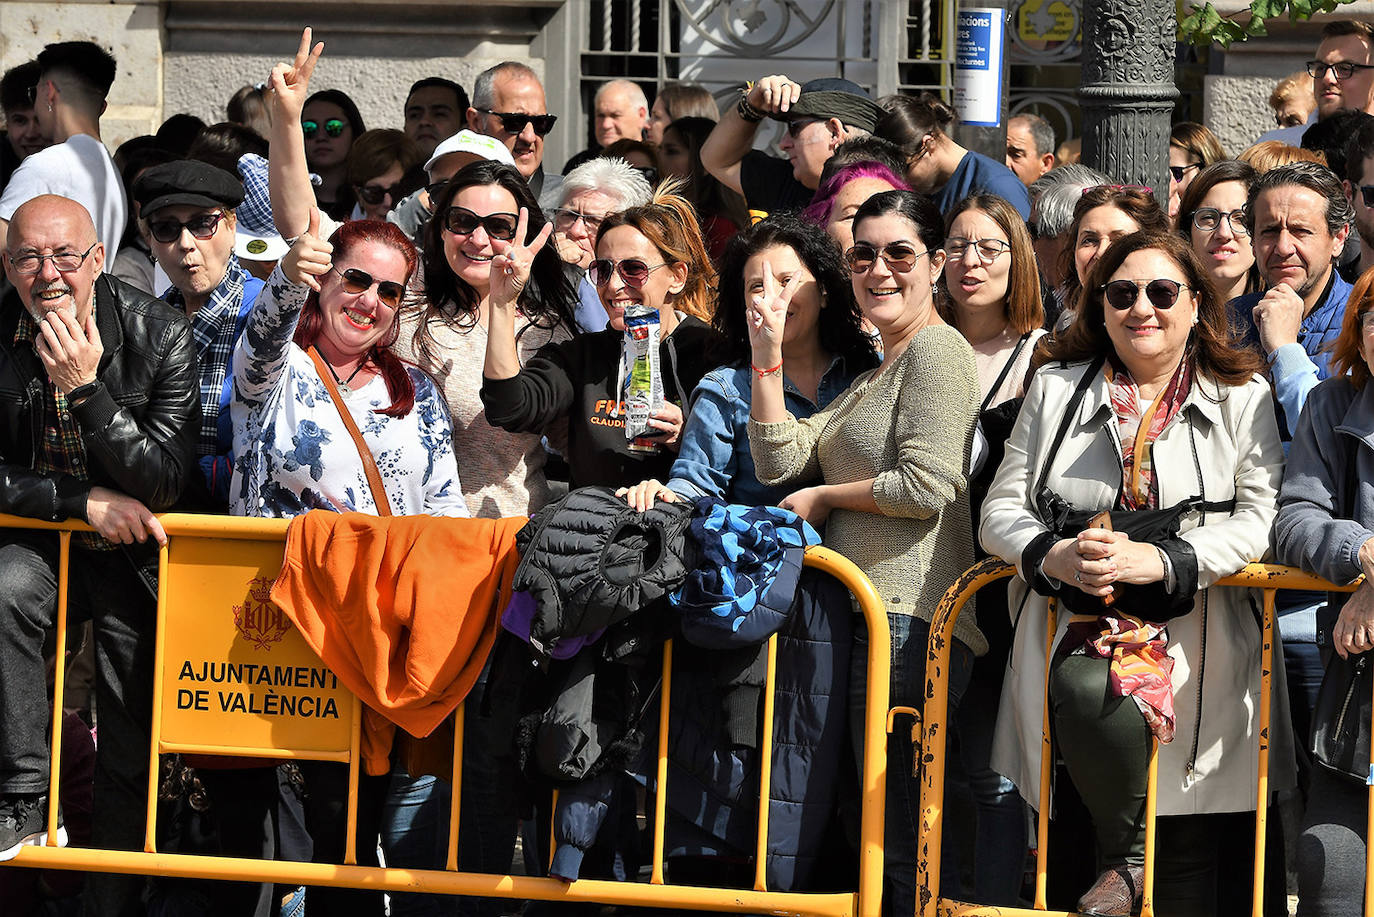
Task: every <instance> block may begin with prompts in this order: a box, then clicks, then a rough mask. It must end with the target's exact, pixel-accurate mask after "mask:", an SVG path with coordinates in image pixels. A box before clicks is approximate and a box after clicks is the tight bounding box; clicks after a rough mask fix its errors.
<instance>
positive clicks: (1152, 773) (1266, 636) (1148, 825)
mask: <svg viewBox="0 0 1374 917" xmlns="http://www.w3.org/2000/svg"><path fill="white" fill-rule="evenodd" d="M1015 574H1016V569H1015V568H1014V567H1011V566H1009V565H1007V564H1005V563H1003V562H1002V561H1000V560H997V559H991V558H990V559H988V560H983V561H980V562H979V563H977V564H974V565H973V566H972V567H970V568H969V569H968V570H967V571H966V572H965V573H964V575H963V576H961V577H960V578H959V579H958V580H957V581H956V582H955V583H954V585H952V586H950V588H949V590H948V591H947V592H946V593H945V595H944V597H943V598H942V599H941V600H940V604H939V606H938V608H937V609H936V612H935V618H934V620H933V621H932V623H931V627H930V647H929V652H928V655H927V661H926V671H927V672H929V673H931V674H930V675H929V677H928V678H927V683H926V703H925V711H924V716H923V728H922V736H923V738H924V739H926V740H927V741H925V742H924V743H923V745H922V749H923V760H924V761H925V764H926V766H925V767H924V768H922V775H921V779H922V786H921V820H920V824H919V827H918V831H919V836H918V839H917V848H916V884H917V888H918V889H920V890H921V897H920V900H919V902H918V905H917V909H918V914H919V917H937V915H939V917H994V915H997V917H1031V915H1037V917H1040V915H1045V914H1047V913H1049V914H1052V915H1054V917H1072V915H1073V913H1074V912H1072V911H1048V910H1047V908H1048V905H1047V903H1046V888H1047V882H1046V875H1047V870H1046V865H1045V864H1046V860H1047V855H1048V847H1049V809H1050V806H1049V799H1050V775H1051V772H1052V770H1053V767H1054V755H1053V744H1052V741H1051V736H1050V714H1049V704H1048V702H1046V703H1045V705H1044V713H1043V716H1042V721H1041V754H1040V810H1039V812H1038V813H1037V822H1036V838H1037V843H1036V865H1035V897H1034V901H1033V903H1032V906H1031V907H1030V908H1016V907H1005V906H993V905H979V904H974V903H970V902H964V901H958V900H955V899H951V898H943V897H941V895H940V853H941V850H940V845H941V841H942V836H943V830H944V792H945V786H944V785H945V749H946V745H945V743H944V742H943V741H938V740H937V741H929V739H930V737H932V736H935V737H939V736H943V735H944V734H945V732H946V727H947V725H948V712H949V683H948V678H947V675H946V674H945V673H947V672H948V671H949V666H948V663H949V652H950V643H951V640H952V637H953V634H954V623H955V620H956V619H957V618H958V616H959V612H960V611H961V610H962V609H963V607H964V604H965V603H966V602H967V601H968V600H969V598H971V597H972V596H973V594H974V593H975V592H977V591H978V590H979V589H981V588H982V587H984V586H986V585H988V584H989V583H992V582H995V581H996V580H999V579H1005V578H1007V577H1011V576H1014V575H1015ZM1358 585H1359V581H1356V582H1354V583H1348V584H1345V585H1336V584H1334V583H1329V582H1327V581H1326V580H1324V579H1321V578H1320V577H1316V576H1312V575H1310V574H1307V573H1304V572H1302V571H1301V570H1298V569H1297V568H1295V567H1284V566H1278V565H1273V564H1256V563H1252V564H1249V565H1247V566H1246V567H1244V568H1243V569H1242V570H1241V571H1240V572H1238V573H1236V574H1235V575H1233V576H1228V577H1225V578H1223V579H1221V580H1220V581H1218V582H1217V583H1216V586H1225V587H1242V588H1247V587H1248V588H1253V589H1260V590H1262V592H1263V596H1264V602H1263V612H1262V616H1261V628H1262V640H1261V644H1260V667H1261V668H1260V710H1259V731H1258V732H1259V735H1258V741H1259V763H1258V784H1257V787H1256V793H1255V838H1254V844H1255V860H1254V873H1253V877H1254V881H1253V890H1252V905H1251V913H1252V914H1253V915H1254V917H1260V915H1261V914H1263V906H1264V895H1263V888H1264V853H1265V850H1264V848H1265V838H1266V835H1265V831H1266V827H1267V818H1268V809H1269V743H1270V737H1269V716H1270V703H1271V677H1272V676H1271V673H1272V671H1273V663H1274V592H1275V591H1276V590H1278V589H1308V590H1321V591H1328V592H1350V591H1352V590H1354V589H1355V588H1356V586H1358ZM1057 605H1058V603H1057V601H1055V600H1054V599H1051V600H1050V602H1049V621H1048V622H1047V624H1046V634H1047V637H1046V642H1045V658H1046V660H1047V663H1048V660H1049V658H1050V654H1051V652H1052V651H1053V647H1054V639H1055V635H1056V630H1057V628H1056V624H1055V619H1056V615H1057ZM1049 672H1050V666H1049V665H1048V664H1047V665H1046V666H1045V684H1044V691H1043V694H1042V697H1043V698H1044V699H1045V700H1046V701H1047V700H1048V697H1049ZM1158 753H1159V741H1158V739H1155V740H1153V745H1152V747H1151V752H1150V762H1149V771H1148V776H1147V784H1146V797H1145V878H1144V894H1143V896H1142V901H1141V906H1140V912H1139V913H1140V917H1154V914H1155V907H1154V878H1155V815H1156V812H1155V809H1156V781H1157V776H1158V757H1159V755H1158ZM1369 799H1370V801H1369V836H1371V837H1374V786H1371V789H1370V797H1369ZM1365 874H1366V877H1367V878H1366V884H1365V907H1364V913H1365V914H1367V915H1374V883H1370V882H1369V881H1368V876H1370V875H1374V845H1371V846H1369V848H1368V850H1367V853H1366V873H1365ZM1165 917H1167V915H1165Z"/></svg>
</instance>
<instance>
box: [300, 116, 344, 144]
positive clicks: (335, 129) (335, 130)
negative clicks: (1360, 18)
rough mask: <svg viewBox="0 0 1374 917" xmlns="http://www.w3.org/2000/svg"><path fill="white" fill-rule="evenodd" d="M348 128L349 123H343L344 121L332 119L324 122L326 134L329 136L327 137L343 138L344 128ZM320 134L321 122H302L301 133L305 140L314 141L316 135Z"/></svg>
mask: <svg viewBox="0 0 1374 917" xmlns="http://www.w3.org/2000/svg"><path fill="white" fill-rule="evenodd" d="M347 126H348V122H346V121H343V120H342V119H339V118H330V119H329V120H328V121H326V122H324V132H325V134H327V135H328V136H330V137H342V136H343V132H344V128H345V127H347ZM319 132H320V122H318V121H302V122H301V133H303V134H305V139H306V140H313V139H314V137H315V135H316V134H318V133H319Z"/></svg>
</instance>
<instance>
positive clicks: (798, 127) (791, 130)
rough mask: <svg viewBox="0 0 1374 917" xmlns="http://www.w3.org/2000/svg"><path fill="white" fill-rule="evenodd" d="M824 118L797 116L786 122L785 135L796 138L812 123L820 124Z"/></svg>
mask: <svg viewBox="0 0 1374 917" xmlns="http://www.w3.org/2000/svg"><path fill="white" fill-rule="evenodd" d="M824 120H825V119H824V118H797V119H796V120H795V121H788V122H787V136H789V137H791V138H792V139H793V140H796V139H797V138H798V137H800V136H801V132H802V131H804V130H806V129H807V128H808V127H810V126H811V125H813V124H820V123H821V122H823V121H824Z"/></svg>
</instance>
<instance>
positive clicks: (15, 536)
mask: <svg viewBox="0 0 1374 917" xmlns="http://www.w3.org/2000/svg"><path fill="white" fill-rule="evenodd" d="M7 244H8V247H7V252H6V255H5V257H4V268H5V272H6V274H7V275H8V276H9V279H10V282H11V283H12V284H13V285H14V289H13V291H12V292H11V293H10V294H9V296H8V298H7V299H6V301H5V303H4V304H3V307H0V513H9V514H14V515H19V516H27V517H30V518H33V519H41V520H45V521H60V520H63V519H78V520H82V521H85V522H88V523H89V524H90V525H91V526H92V527H93V528H94V529H95V533H94V534H78V535H76V536H74V537H73V539H72V543H71V547H72V550H71V564H70V571H71V572H70V580H69V588H68V598H69V605H68V608H69V614H70V615H71V616H72V619H73V620H76V621H79V620H81V619H82V618H85V617H89V618H90V619H91V620H92V621H93V622H94V625H95V628H94V632H95V658H96V676H97V677H96V714H97V717H98V719H97V723H96V725H97V728H98V729H99V731H100V743H99V747H98V750H97V756H96V770H95V810H94V817H93V819H92V824H93V827H92V831H93V836H92V842H93V844H94V846H96V847H103V848H109V849H124V850H131V849H132V850H137V849H141V847H142V842H143V831H144V814H145V812H146V800H145V799H144V788H145V787H146V786H147V781H148V774H147V767H148V742H149V727H150V717H151V705H152V681H153V670H152V669H153V666H152V662H153V635H154V630H155V617H156V578H157V545H158V544H162V543H165V542H166V535H165V533H164V532H163V529H162V526H161V525H160V524H159V523H158V520H157V518H156V517H155V516H154V515H153V514H154V513H157V512H162V511H164V510H167V509H169V508H170V507H171V506H172V505H173V504H174V503H176V502H177V500H178V499H179V498H180V496H181V494H182V490H183V488H184V487H185V485H186V482H187V481H188V480H189V479H190V478H191V477H192V476H194V475H195V468H194V456H195V446H196V437H197V435H198V433H199V430H200V401H199V398H198V397H197V384H196V380H197V373H196V356H195V346H194V344H193V343H192V340H191V327H190V323H189V322H188V321H187V320H186V316H185V315H183V314H181V313H179V312H177V311H176V310H175V309H173V308H171V307H170V306H168V305H167V304H166V303H162V302H159V301H157V300H155V299H151V298H150V297H148V296H147V295H146V294H144V293H141V292H140V291H138V290H137V289H135V288H134V287H131V286H129V285H128V284H125V283H124V282H122V281H120V280H116V279H114V278H113V277H111V276H110V275H108V274H103V273H102V269H103V267H104V265H105V247H104V245H102V244H101V242H100V241H99V240H98V237H97V234H96V228H95V224H94V223H93V221H92V220H91V217H90V214H89V212H88V211H87V210H86V208H85V207H84V206H82V205H81V204H80V203H77V202H76V201H74V200H71V199H68V198H62V197H58V196H56V195H40V196H38V197H36V198H33V199H32V200H30V201H28V202H27V203H25V204H23V205H21V206H19V207H18V208H17V209H16V210H15V211H14V213H13V214H12V219H11V221H10V224H9V227H8V236H7ZM57 575H58V540H57V536H56V534H54V533H51V532H29V531H23V530H18V529H11V530H5V531H3V532H0V860H3V859H9V858H11V857H13V856H14V855H15V854H16V853H18V851H19V849H20V847H22V846H23V845H24V844H32V843H39V842H42V841H43V840H45V839H46V837H47V833H48V828H49V825H48V824H47V795H48V746H47V738H48V733H47V728H48V707H49V705H48V700H47V677H46V672H45V664H44V653H43V644H44V639H45V637H46V636H47V635H48V633H49V632H50V630H51V628H52V627H53V622H54V617H55V612H56V606H57ZM56 828H57V834H58V842H59V843H60V842H61V841H62V839H63V837H64V835H65V832H64V831H63V829H62V827H61V818H60V816H59V818H58V820H57V825H56ZM142 885H143V883H142V880H141V879H130V878H127V877H122V876H109V875H92V876H91V877H90V880H89V882H88V885H87V888H86V901H85V907H84V913H87V914H111V915H114V914H130V913H137V912H139V910H140V908H141V902H140V892H141V889H142Z"/></svg>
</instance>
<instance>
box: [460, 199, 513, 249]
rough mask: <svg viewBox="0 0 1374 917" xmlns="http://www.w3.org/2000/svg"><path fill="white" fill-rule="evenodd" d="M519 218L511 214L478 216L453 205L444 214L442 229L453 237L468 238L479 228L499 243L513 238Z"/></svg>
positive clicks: (464, 208)
mask: <svg viewBox="0 0 1374 917" xmlns="http://www.w3.org/2000/svg"><path fill="white" fill-rule="evenodd" d="M519 219H520V218H519V217H518V216H516V215H515V214H513V213H489V214H487V215H486V216H478V215H477V214H475V213H473V212H472V211H471V210H469V209H467V208H466V207H459V206H458V205H456V204H455V205H454V206H452V207H450V208H448V210H446V211H445V212H444V228H445V229H447V230H448V231H449V232H451V233H453V234H454V235H455V236H470V235H472V234H473V233H474V232H476V231H477V227H478V226H480V227H482V228H483V229H485V230H486V231H487V235H488V236H490V237H491V238H493V239H496V240H498V241H501V242H509V241H510V240H511V239H514V238H515V228H516V226H517V225H518V221H519Z"/></svg>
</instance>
